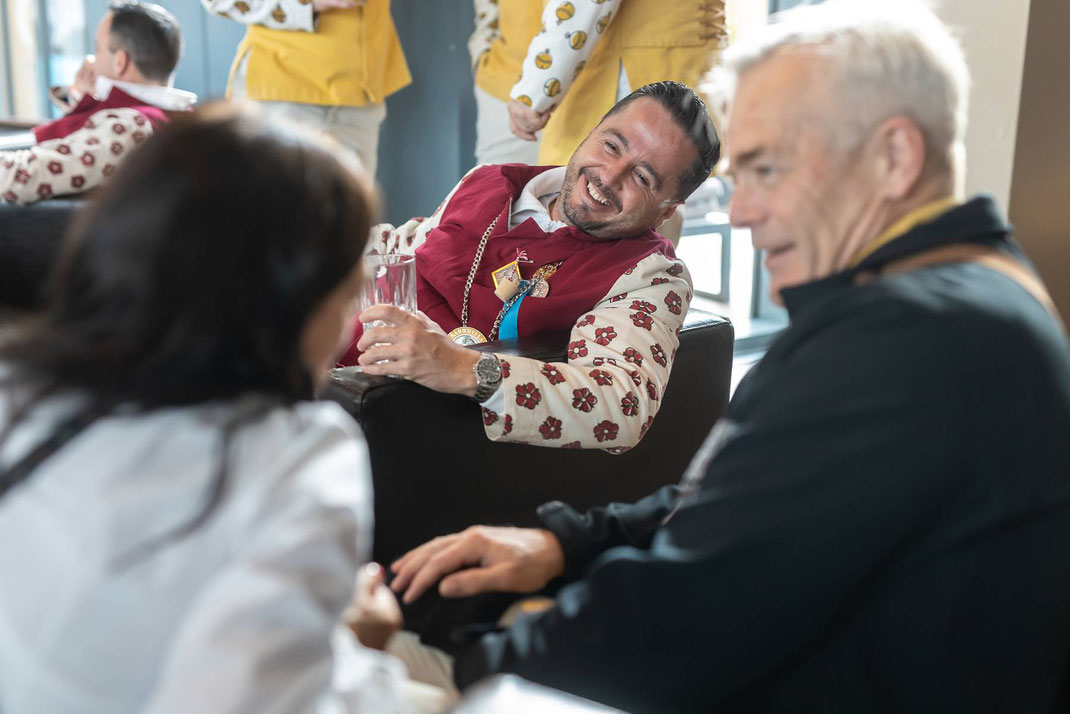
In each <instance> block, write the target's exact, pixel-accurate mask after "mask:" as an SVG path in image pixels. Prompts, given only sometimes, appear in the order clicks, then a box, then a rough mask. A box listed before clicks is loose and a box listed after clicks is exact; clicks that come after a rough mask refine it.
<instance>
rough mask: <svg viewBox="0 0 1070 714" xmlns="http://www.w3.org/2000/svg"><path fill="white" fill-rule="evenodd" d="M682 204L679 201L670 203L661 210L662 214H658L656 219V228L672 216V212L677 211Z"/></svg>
mask: <svg viewBox="0 0 1070 714" xmlns="http://www.w3.org/2000/svg"><path fill="white" fill-rule="evenodd" d="M681 205H682V204H679V203H670V204H669V205H668V206H667V207H666V208H665V210H664V211H662V212H661V215H660V216H658V219H657V220H656V221H654V230H657V229H658V226H660V225H661V224H662V223H664V222H665V221H667V220H669V219H670V218H672V214H674V213H676V209H677V208H679V207H680V206H681Z"/></svg>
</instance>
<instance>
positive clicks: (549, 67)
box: [509, 0, 624, 112]
mask: <svg viewBox="0 0 1070 714" xmlns="http://www.w3.org/2000/svg"><path fill="white" fill-rule="evenodd" d="M623 1H624V0H550V2H549V3H547V5H546V9H545V10H544V11H543V13H542V32H540V33H539V34H537V35H535V37H534V38H533V39H532V40H531V44H530V45H528V55H527V57H525V58H524V64H523V66H522V70H521V75H520V80H519V81H518V82H517V83H516V84H514V85H513V88H512V90H511V91H510V92H509V96H510V97H512V98H513V99H516V100H517V101H519V102H522V103H524V104H527V105H528V106H529V107H531V108H532V109H534V110H535V111H537V112H546V111H549V110H550V109H551V108H552V107H554V106H556V105H558V104H560V103H561V102H562V101H563V100H564V98H565V94H567V93H568V88H569V87H571V86H572V83H573V82H574V81H575V80H576V77H578V76H579V74H580V72H581V71H583V66H584V65H585V64H586V63H587V58H588V57H590V56H591V53H592V52H594V48H595V46H597V44H598V42H599V41H600V40H601V39H602V37H603V36H604V35H605V33H606V30H607V29H608V28H609V23H610V22H612V21H613V16H614V15H616V13H617V8H619V7H620V4H621V2H623Z"/></svg>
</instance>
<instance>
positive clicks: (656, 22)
mask: <svg viewBox="0 0 1070 714" xmlns="http://www.w3.org/2000/svg"><path fill="white" fill-rule="evenodd" d="M551 1H552V2H554V3H555V4H556V3H558V2H559V0H551ZM547 4H548V3H547V2H546V1H545V0H544V1H543V2H541V3H539V2H529V1H527V0H499V2H498V12H499V16H498V25H499V26H498V31H499V33H500V34H499V36H498V37H497V38H496V39H495V40H494V42H493V43H492V45H491V47H490V50H489V51H488V52H487V53H485V54H484V55H483V57H482V58H481V59H480V61H479V66H478V67H477V70H476V84H477V85H478V86H479V87H480V88H481V89H483V90H484V91H486V92H488V93H490V94H491V95H493V96H496V97H498V98H499V99H502V100H504V101H508V99H509V93H510V89H511V88H512V87H513V85H514V84H515V83H516V82H517V80H518V79H519V77H520V73H521V71H522V66H523V63H524V60H525V57H526V55H527V53H528V49H529V45H530V44H531V40H532V38H533V37H535V35H536V34H538V33H539V31H540V29H541V26H542V14H543V9H544V8H545V6H546V5H547ZM724 38H725V27H724V0H672V1H671V2H666V0H622V1H621V4H620V9H619V10H618V11H617V14H616V16H615V17H614V18H613V20H612V22H611V23H610V24H609V27H608V28H607V30H606V32H605V35H604V36H603V37H602V38H601V39H600V41H599V42H598V45H597V46H596V48H595V50H594V52H593V53H592V54H591V56H590V57H589V58H588V60H587V62H586V65H585V66H584V67H583V70H582V71H581V72H580V73H579V74H578V75H577V77H576V80H575V83H574V84H573V85H572V86H571V88H570V89H569V90H568V93H567V94H566V95H565V99H564V101H563V102H562V103H561V105H560V106H558V107H557V109H556V110H555V111H554V114H553V116H552V117H551V118H550V121H549V123H548V124H547V125H546V128H545V129H544V130H543V132H542V143H541V148H540V150H539V163H540V164H566V163H568V160H569V158H570V157H571V156H572V153H573V152H574V151H575V150H576V147H578V146H579V145H580V143H581V142H582V141H583V139H584V138H586V136H587V134H588V133H589V132H590V131H591V130H592V129H593V128H594V127H595V126H596V125H597V124H598V122H599V120H601V118H602V115H603V114H605V113H606V112H607V111H609V109H610V108H611V107H612V106H613V104H614V103H615V102H616V98H617V80H618V76H619V72H618V68H619V67H620V64H621V63H622V62H623V64H624V69H625V71H626V72H627V74H628V81H629V84H630V85H631V86H632V87H633V88H638V87H641V86H643V85H645V84H650V83H651V82H657V81H660V80H666V79H672V80H676V81H678V82H683V83H684V84H687V85H688V86H690V87H695V86H696V84H697V83H698V82H699V80H700V79H701V78H702V76H703V75H704V74H705V73H706V72H707V71H708V70H709V68H710V67H711V66H712V65H713V63H714V62H715V61H716V59H717V51H718V50H719V49H720V47H721V46H722V44H723V42H724Z"/></svg>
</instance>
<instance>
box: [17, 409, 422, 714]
mask: <svg viewBox="0 0 1070 714" xmlns="http://www.w3.org/2000/svg"><path fill="white" fill-rule="evenodd" d="M71 408H72V401H71V400H69V399H68V400H58V399H53V400H49V401H48V402H46V403H44V404H43V405H41V406H40V407H38V408H36V409H35V410H34V412H33V413H32V415H31V417H30V418H29V419H28V420H26V421H24V422H21V423H20V424H19V426H18V427H17V428H16V429H15V430H14V432H13V433H12V434H11V435H10V437H9V438H8V439H6V440H5V441H4V442H3V443H2V444H0V469H2V468H3V467H4V466H9V465H10V464H11V463H13V462H14V461H15V460H17V459H18V458H20V457H21V456H22V455H23V454H25V453H26V452H28V451H29V449H32V448H33V447H34V446H35V445H36V444H38V443H40V442H41V441H42V440H43V439H44V438H46V437H47V436H48V435H49V434H51V433H52V430H53V427H54V425H55V424H56V423H58V422H59V421H60V420H62V418H63V417H64V415H66V414H67V413H69V410H70V409H71ZM235 408H236V406H235V405H234V404H213V405H206V406H196V407H188V408H176V409H166V410H159V411H156V412H152V413H149V414H145V415H127V416H114V417H109V418H106V419H103V420H101V421H99V422H98V423H96V424H94V425H92V426H91V427H89V428H88V429H87V430H85V431H84V432H82V433H81V434H80V435H79V436H78V437H77V438H75V439H74V440H73V441H71V442H70V443H69V444H68V445H67V446H66V447H65V448H63V449H61V450H60V451H58V452H57V453H56V454H55V455H54V456H52V457H51V458H49V459H48V460H47V461H45V462H44V463H43V464H42V465H41V466H40V467H39V468H38V469H37V470H36V471H35V472H34V473H33V474H32V475H31V476H30V477H29V479H28V480H26V481H25V482H23V483H22V484H20V485H17V486H15V487H14V488H12V489H11V490H10V491H9V492H8V493H7V495H6V496H3V497H0V574H2V575H0V578H2V581H0V582H2V585H0V711H2V712H4V714H20V713H21V712H56V713H59V712H100V713H101V714H104V713H105V712H106V713H107V714H121V713H122V712H152V713H162V712H209V711H211V712H263V713H268V712H306V711H316V712H349V711H364V712H394V711H402V710H403V705H402V703H401V695H400V690H401V686H402V685H401V682H402V680H403V678H404V676H405V675H404V668H403V666H402V665H401V663H400V662H398V661H397V660H394V659H392V658H389V657H388V656H386V655H383V654H382V653H379V652H375V651H371V650H368V649H366V648H362V647H361V646H360V645H359V644H358V643H357V642H356V640H355V638H354V637H353V636H352V635H351V634H350V632H349V631H348V629H347V628H345V627H344V626H340V625H339V618H340V615H341V613H342V611H343V609H344V608H345V607H346V606H347V605H348V603H349V602H350V599H351V597H352V594H353V588H354V582H355V576H356V572H357V569H358V568H359V567H360V566H361V564H363V563H364V562H366V560H367V558H368V555H369V550H370V549H369V545H370V538H371V527H372V506H371V503H372V494H371V483H370V479H369V466H368V458H367V452H366V449H365V446H364V443H363V440H362V438H361V436H360V433H359V431H358V429H357V427H356V425H355V424H354V423H353V421H352V419H351V418H350V417H349V416H348V415H347V414H345V412H344V411H342V409H341V408H340V407H339V406H337V405H335V404H333V403H304V404H299V405H297V406H295V407H292V408H282V407H274V408H272V409H271V410H270V411H269V412H268V413H267V414H266V415H265V416H263V417H261V418H259V419H257V420H255V421H254V422H253V423H250V424H248V425H247V426H245V427H243V428H241V429H239V430H238V431H237V432H236V434H235V436H234V437H233V439H232V443H231V445H230V448H229V450H228V453H227V475H228V478H227V482H226V484H227V485H226V491H225V493H224V495H223V498H222V501H221V502H220V504H219V505H218V506H217V508H216V510H215V511H214V512H213V513H212V515H211V517H210V518H209V519H208V520H207V521H206V522H205V523H204V524H203V525H201V526H200V527H199V528H197V529H196V530H195V531H193V532H192V533H190V534H189V535H186V536H183V537H174V538H170V539H168V537H169V535H171V534H173V533H174V532H175V531H176V530H177V529H180V528H181V527H182V526H183V525H185V524H187V523H188V522H189V521H190V519H192V518H194V517H195V516H196V515H197V514H198V513H199V512H200V509H201V508H202V506H203V504H204V503H205V499H206V498H207V495H208V493H209V489H210V485H211V482H212V479H213V474H214V473H215V471H216V468H217V466H218V464H219V459H220V458H221V456H222V452H221V449H220V444H221V431H222V425H223V423H224V422H225V421H226V419H227V418H228V416H230V415H231V414H233V413H234V409H235ZM10 410H11V407H10V404H9V403H7V402H6V401H4V400H0V428H2V427H3V425H5V424H6V423H7V422H8V420H9V419H10ZM158 538H163V539H164V540H163V541H162V542H161V543H160V544H159V545H157V546H156V547H153V548H150V549H149V550H147V551H144V550H143V551H140V554H139V551H138V548H139V546H144V545H145V544H147V543H153V542H157V541H156V539H158Z"/></svg>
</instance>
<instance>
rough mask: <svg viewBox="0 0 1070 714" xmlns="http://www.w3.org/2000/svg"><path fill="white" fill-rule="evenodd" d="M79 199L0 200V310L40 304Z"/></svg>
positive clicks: (33, 306)
mask: <svg viewBox="0 0 1070 714" xmlns="http://www.w3.org/2000/svg"><path fill="white" fill-rule="evenodd" d="M85 204H86V202H85V200H82V199H63V198H53V199H49V200H47V201H40V202H38V203H33V204H30V205H28V206H22V205H18V204H14V203H0V310H32V309H34V308H37V307H40V305H41V301H42V298H43V297H44V289H45V286H46V285H47V283H48V278H49V275H50V274H51V272H52V267H53V265H54V264H55V262H56V257H57V256H58V255H59V250H60V244H61V243H62V241H63V236H64V235H65V234H66V232H67V227H68V225H69V224H70V221H71V218H72V217H73V216H74V214H75V213H76V212H77V211H78V210H79V209H81V208H82V207H83V206H84V205H85Z"/></svg>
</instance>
